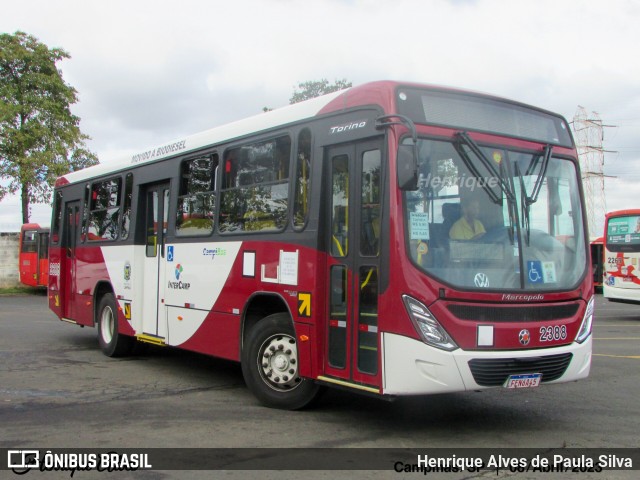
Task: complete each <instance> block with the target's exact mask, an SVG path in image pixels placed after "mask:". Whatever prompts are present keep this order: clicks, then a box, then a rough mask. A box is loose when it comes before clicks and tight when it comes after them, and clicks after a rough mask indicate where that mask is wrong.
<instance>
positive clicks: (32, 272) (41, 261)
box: [18, 223, 49, 288]
mask: <svg viewBox="0 0 640 480" xmlns="http://www.w3.org/2000/svg"><path fill="white" fill-rule="evenodd" d="M19 244H20V245H19V253H18V265H19V267H18V268H19V270H20V283H22V284H24V285H28V286H30V287H44V288H46V287H47V286H48V285H49V257H48V252H49V227H43V226H40V225H39V224H37V223H25V224H23V225H22V226H21V227H20V241H19Z"/></svg>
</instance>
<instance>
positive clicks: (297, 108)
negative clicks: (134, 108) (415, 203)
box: [55, 81, 556, 187]
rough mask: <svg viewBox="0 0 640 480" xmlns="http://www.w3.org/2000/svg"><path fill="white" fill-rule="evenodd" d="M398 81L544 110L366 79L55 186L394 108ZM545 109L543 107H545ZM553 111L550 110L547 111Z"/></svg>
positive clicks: (69, 176)
mask: <svg viewBox="0 0 640 480" xmlns="http://www.w3.org/2000/svg"><path fill="white" fill-rule="evenodd" d="M400 85H402V86H404V87H415V88H424V89H429V90H439V91H444V92H459V93H466V94H470V95H474V96H481V97H485V98H493V99H496V100H502V101H507V102H509V103H512V104H515V105H520V106H523V107H527V108H532V109H535V110H539V111H544V110H542V109H539V108H537V107H531V106H529V105H525V104H522V103H520V102H516V101H512V100H507V99H504V98H500V97H496V96H493V95H488V94H483V93H479V92H471V91H465V90H461V89H457V88H450V87H443V86H436V85H426V84H417V83H410V82H396V81H378V82H370V83H365V84H363V85H359V86H357V87H351V88H347V89H344V90H340V91H337V92H333V93H329V94H327V95H323V96H321V97H317V98H313V99H310V100H306V101H304V102H299V103H295V104H293V105H288V106H285V107H282V108H278V109H275V110H272V111H269V112H265V113H260V114H258V115H254V116H252V117H249V118H245V119H242V120H238V121H236V122H232V123H228V124H225V125H221V126H219V127H215V128H212V129H210V130H206V131H204V132H201V133H197V134H195V135H191V136H186V137H183V138H180V139H177V140H174V141H172V142H167V143H165V144H162V145H156V146H155V147H151V148H149V149H147V150H144V151H141V152H138V153H136V154H134V155H129V156H126V157H121V158H119V159H115V160H113V161H108V162H107V163H100V164H98V165H94V166H92V167H88V168H85V169H83V170H78V171H76V172H71V173H68V174H66V175H63V176H61V177H60V178H58V179H57V180H56V184H55V186H56V187H60V186H63V185H67V184H71V183H76V182H81V181H85V180H87V179H91V178H94V177H98V176H101V175H108V174H111V173H115V172H119V171H122V170H126V169H128V168H131V167H133V166H136V165H141V164H148V163H154V162H156V161H159V160H162V159H165V158H168V157H171V156H174V155H177V154H185V153H189V152H195V151H198V150H200V149H203V148H205V147H208V146H212V145H216V144H220V143H224V142H229V141H232V140H234V139H238V138H241V137H243V136H245V135H250V134H252V133H257V132H262V131H267V130H270V129H272V128H277V127H281V126H285V125H290V124H292V123H295V122H298V121H302V120H306V119H311V118H313V117H315V116H318V115H323V114H329V113H334V112H340V111H343V110H347V109H350V108H354V107H358V106H367V105H379V106H381V107H382V108H383V110H384V111H385V112H393V111H394V110H395V109H394V105H395V91H396V88H397V87H399V86H400ZM545 112H546V111H545ZM546 113H549V114H552V115H556V114H553V113H552V112H546Z"/></svg>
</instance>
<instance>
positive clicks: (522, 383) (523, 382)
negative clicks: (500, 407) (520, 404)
mask: <svg viewBox="0 0 640 480" xmlns="http://www.w3.org/2000/svg"><path fill="white" fill-rule="evenodd" d="M540 380H542V374H541V373H526V374H523V375H509V378H507V381H506V382H504V387H505V388H533V387H537V386H539V385H540Z"/></svg>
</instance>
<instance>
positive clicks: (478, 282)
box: [473, 273, 489, 288]
mask: <svg viewBox="0 0 640 480" xmlns="http://www.w3.org/2000/svg"><path fill="white" fill-rule="evenodd" d="M473 283H474V284H475V286H476V287H480V288H486V287H488V286H489V277H487V274H486V273H476V276H475V277H473Z"/></svg>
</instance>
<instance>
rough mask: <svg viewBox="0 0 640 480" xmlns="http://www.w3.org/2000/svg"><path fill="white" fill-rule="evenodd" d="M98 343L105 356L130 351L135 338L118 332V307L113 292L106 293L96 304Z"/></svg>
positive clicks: (124, 353) (121, 354)
mask: <svg viewBox="0 0 640 480" xmlns="http://www.w3.org/2000/svg"><path fill="white" fill-rule="evenodd" d="M98 343H99V344H100V349H101V350H102V353H104V354H105V355H106V356H107V357H121V356H124V355H128V354H129V353H131V350H132V349H133V345H134V343H135V339H134V338H133V337H129V336H127V335H121V334H120V333H118V309H117V307H116V300H115V298H114V297H113V294H111V293H106V294H105V295H104V296H103V297H102V299H101V300H100V304H99V306H98Z"/></svg>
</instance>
